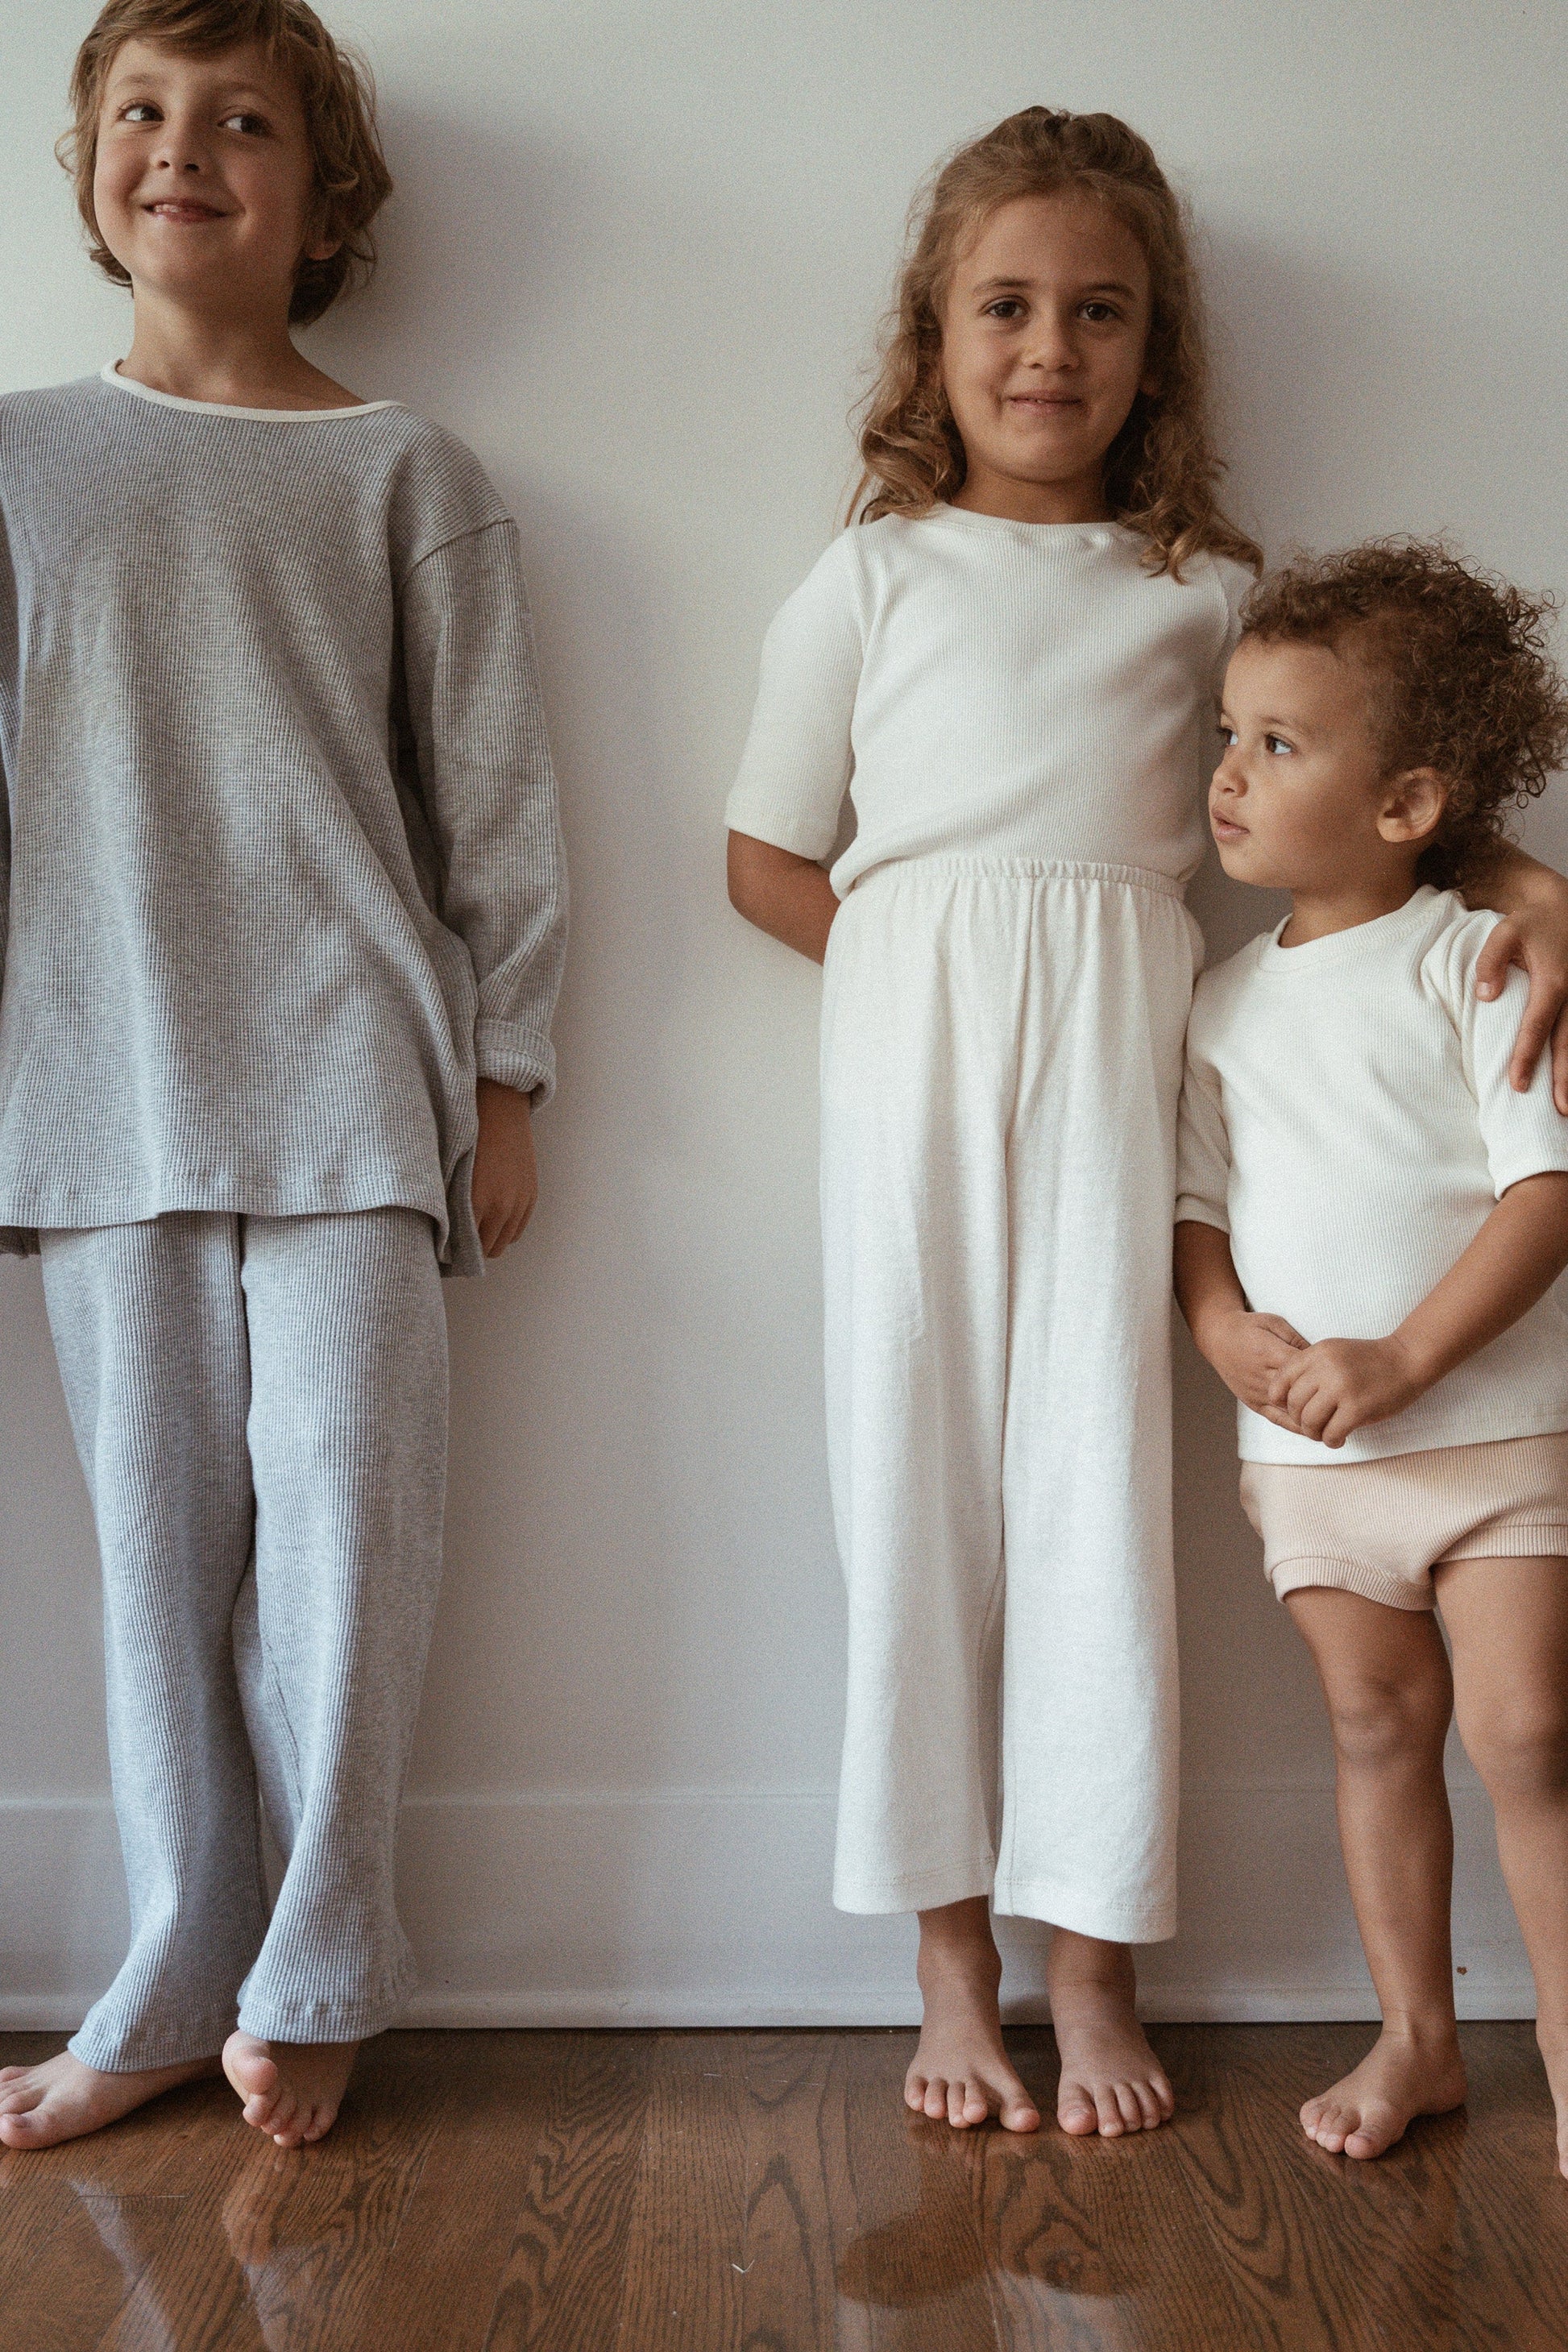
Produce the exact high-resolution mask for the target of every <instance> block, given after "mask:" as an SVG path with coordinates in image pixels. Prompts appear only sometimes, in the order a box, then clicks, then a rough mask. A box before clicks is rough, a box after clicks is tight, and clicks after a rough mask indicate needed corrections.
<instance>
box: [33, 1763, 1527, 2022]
mask: <svg viewBox="0 0 1568 2352" xmlns="http://www.w3.org/2000/svg"><path fill="white" fill-rule="evenodd" d="M1453 1801H1454V1814H1455V1828H1456V1832H1457V1844H1458V1866H1457V1871H1456V1893H1455V1960H1456V1964H1457V1969H1458V1971H1459V1973H1458V1974H1457V1975H1456V1979H1455V1990H1456V1997H1457V2002H1458V2010H1459V2014H1460V2015H1461V2017H1470V2018H1481V2017H1528V2016H1531V2015H1532V2014H1533V2010H1534V2003H1533V1993H1532V1990H1531V1980H1530V1973H1529V1969H1528V1968H1527V1966H1526V1964H1525V1961H1524V1956H1523V1952H1522V1949H1521V1946H1520V1942H1519V1937H1518V1933H1517V1930H1516V1929H1515V1927H1514V1924H1513V1920H1512V1916H1511V1914H1510V1911H1509V1908H1508V1905H1507V1900H1506V1897H1505V1895H1504V1894H1503V1890H1502V1886H1501V1882H1500V1878H1499V1875H1498V1870H1497V1864H1496V1858H1495V1854H1494V1853H1493V1850H1492V1837H1491V1821H1490V1813H1489V1808H1488V1806H1487V1803H1486V1801H1485V1798H1484V1797H1483V1796H1482V1795H1481V1794H1480V1792H1479V1790H1476V1789H1474V1788H1473V1787H1465V1786H1460V1787H1457V1788H1456V1789H1455V1790H1454V1791H1453ZM832 1843H833V1799H832V1796H831V1793H830V1792H828V1791H826V1790H741V1791H736V1790H674V1791H670V1792H668V1793H659V1794H655V1795H626V1794H622V1793H619V1792H616V1791H598V1790H585V1791H580V1792H563V1793H543V1794H540V1793H534V1794H525V1795H521V1796H512V1795H503V1796H486V1797H475V1796H428V1795H424V1796H414V1797H412V1798H410V1800H409V1801H408V1803H407V1805H406V1807H405V1814H404V1824H403V1840H402V1850H401V1855H400V1864H399V1885H400V1902H401V1906H402V1910H403V1916H404V1921H405V1926H406V1927H407V1929H408V1932H409V1935H410V1937H412V1939H413V1942H414V1946H415V1949H416V1954H417V1955H418V1958H419V1963H420V1969H421V1978H422V1981H421V1985H420V1989H419V1990H418V1992H417V1993H416V1995H415V1997H414V1999H413V2000H411V2001H410V2003H409V2005H408V2008H407V2011H406V2012H405V2022H406V2023H408V2024H410V2025H437V2026H616V2025H620V2026H684V2027H702V2026H788V2025H803V2026H830V2025H907V2024H910V2023H912V2022H913V2020H914V2015H915V2010H914V2003H913V1990H914V1988H913V1976H912V1968H911V1961H912V1957H913V1928H912V1922H911V1921H910V1920H909V1919H907V1918H904V1917H891V1918H863V1917H851V1916H845V1915H844V1914H842V1913H839V1912H836V1911H835V1910H834V1909H833V1907H832V1903H831V1897H830V1885H831V1864H832ZM1183 1879H1184V1892H1183V1903H1184V1924H1183V1929H1182V1933H1181V1935H1180V1936H1178V1937H1176V1938H1175V1940H1174V1941H1173V1942H1172V1943H1169V1944H1163V1945H1158V1946H1154V1947H1152V1948H1149V1949H1148V1950H1146V1951H1145V1952H1144V1953H1142V1955H1141V1958H1140V1976H1141V1980H1142V2007H1143V2009H1144V2011H1145V2014H1146V2015H1148V2016H1149V2017H1150V2018H1151V2019H1156V2020H1161V2021H1166V2022H1181V2021H1208V2022H1226V2021H1229V2022H1237V2023H1272V2022H1283V2021H1310V2020H1325V2019H1333V2018H1370V2017H1373V2016H1374V2015H1375V2014H1376V2009H1375V2003H1374V2001H1373V1993H1372V1986H1371V1982H1370V1980H1369V1979H1368V1978H1367V1975H1366V1971H1365V1969H1364V1967H1363V1963H1362V1960H1361V1956H1360V1951H1359V1948H1358V1947H1357V1944H1356V1939H1355V1929H1354V1923H1353V1920H1352V1917H1351V1913H1350V1906H1349V1904H1348V1901H1347V1899H1346V1896H1345V1893H1344V1884H1343V1878H1342V1873H1341V1871H1340V1867H1339V1861H1338V1856H1337V1852H1336V1849H1335V1840H1334V1821H1333V1801H1332V1795H1331V1791H1330V1790H1328V1789H1326V1788H1321V1787H1317V1786H1300V1785H1279V1784H1277V1783H1259V1782H1256V1781H1249V1782H1246V1783H1242V1782H1235V1783H1208V1784H1197V1785H1194V1786H1191V1787H1189V1788H1188V1790H1187V1791H1186V1797H1185V1804H1184V1825H1183ZM999 1933H1000V1937H1001V1941H1002V1944H1003V1949H1004V1954H1005V1959H1006V1963H1007V1974H1006V1979H1005V1990H1006V1994H1007V1999H1006V2008H1007V2011H1008V2013H1009V2015H1010V2016H1012V2017H1014V2018H1016V2019H1018V2020H1024V2019H1028V2018H1037V2017H1043V2016H1045V2015H1046V2014H1047V2009H1046V2003H1045V1997H1044V1983H1043V1972H1042V1967H1041V1962H1042V1958H1043V1952H1044V1943H1045V1938H1044V1937H1043V1936H1042V1935H1041V1933H1040V1932H1039V1930H1038V1929H1037V1928H1036V1927H1034V1926H1033V1925H1032V1923H1030V1922H1028V1921H1024V1920H1004V1921H1002V1922H1000V1923H999ZM124 1934H125V1895H124V1885H123V1880H122V1877H121V1869H120V1860H119V1849H118V1845H117V1843H116V1839H115V1832H114V1823H113V1817H112V1814H111V1811H110V1806H109V1803H108V1801H107V1799H105V1798H99V1797H88V1798H77V1799H62V1800H58V1801H57V1800H52V1799H35V1798H11V1799H5V1798H0V2027H4V2028H7V2029H10V2030H12V2031H21V2030H26V2029H33V2030H37V2031H57V2032H58V2031H59V2030H62V2029H69V2028H71V2027H73V2026H75V2025H77V2024H79V2022H80V2020H81V2018H82V2016H83V2015H84V2013H85V2011H86V2010H87V2008H88V2007H89V2004H90V2002H91V2000H92V1999H93V1998H94V1996H95V1995H96V1993H97V1992H98V1991H99V1990H100V1989H101V1987H102V1986H103V1985H104V1984H105V1983H106V1982H107V1981H108V1979H109V1978H110V1975H111V1974H112V1972H113V1969H114V1966H115V1964H116V1962H117V1960H118V1958H119V1954H120V1951H121V1947H122V1942H123V1937H124Z"/></svg>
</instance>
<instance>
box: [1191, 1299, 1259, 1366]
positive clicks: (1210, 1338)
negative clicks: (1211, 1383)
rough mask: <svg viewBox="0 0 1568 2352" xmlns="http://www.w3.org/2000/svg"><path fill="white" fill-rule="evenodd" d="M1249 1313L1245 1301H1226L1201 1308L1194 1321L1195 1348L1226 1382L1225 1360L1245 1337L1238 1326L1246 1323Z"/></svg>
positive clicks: (1217, 1301) (1214, 1302) (1220, 1300)
mask: <svg viewBox="0 0 1568 2352" xmlns="http://www.w3.org/2000/svg"><path fill="white" fill-rule="evenodd" d="M1246 1316H1247V1306H1246V1303H1245V1301H1241V1300H1237V1299H1231V1298H1224V1299H1215V1300H1214V1301H1213V1302H1212V1303H1211V1304H1210V1305H1209V1306H1207V1307H1200V1308H1199V1309H1198V1311H1197V1312H1196V1314H1194V1317H1193V1323H1192V1331H1193V1341H1194V1346H1195V1347H1196V1349H1197V1351H1198V1353H1199V1355H1200V1356H1202V1357H1203V1358H1204V1360H1205V1362H1207V1363H1210V1364H1212V1365H1213V1366H1214V1369H1215V1371H1216V1372H1218V1373H1219V1375H1220V1378H1221V1379H1222V1380H1225V1379H1226V1370H1225V1359H1226V1357H1228V1356H1229V1354H1230V1352H1231V1349H1232V1348H1233V1347H1234V1346H1235V1344H1236V1342H1237V1339H1239V1338H1240V1336H1241V1335H1240V1332H1239V1331H1238V1330H1237V1323H1238V1322H1239V1321H1242V1320H1245V1318H1246ZM1227 1384H1228V1383H1227Z"/></svg>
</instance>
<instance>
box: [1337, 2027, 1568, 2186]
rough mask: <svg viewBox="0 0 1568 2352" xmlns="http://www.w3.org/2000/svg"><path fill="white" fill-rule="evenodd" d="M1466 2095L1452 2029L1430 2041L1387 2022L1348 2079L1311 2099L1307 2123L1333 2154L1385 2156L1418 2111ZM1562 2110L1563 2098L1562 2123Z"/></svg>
mask: <svg viewBox="0 0 1568 2352" xmlns="http://www.w3.org/2000/svg"><path fill="white" fill-rule="evenodd" d="M1464 2096H1465V2062H1464V2060H1463V2059H1462V2058H1461V2057H1460V2055H1459V2044H1458V2039H1457V2037H1456V2036H1455V2034H1454V2033H1453V2032H1452V2030H1450V2031H1449V2032H1447V2033H1445V2034H1442V2035H1440V2036H1438V2037H1436V2038H1434V2039H1430V2040H1427V2039H1416V2038H1415V2037H1414V2036H1412V2035H1410V2034H1406V2033H1391V2032H1389V2030H1388V2028H1387V2027H1386V2026H1384V2030H1383V2032H1382V2033H1381V2034H1380V2035H1379V2036H1378V2038H1377V2040H1376V2042H1374V2043H1373V2046H1372V2048H1371V2049H1370V2050H1369V2051H1368V2052H1367V2053H1366V2056H1365V2057H1364V2058H1363V2060H1362V2062H1361V2064H1360V2065H1359V2066H1357V2067H1354V2068H1352V2071H1351V2073H1350V2074H1347V2075H1346V2076H1345V2078H1344V2080H1343V2082H1342V2083H1336V2084H1334V2085H1333V2087H1332V2089H1331V2090H1327V2091H1322V2092H1321V2093H1320V2094H1319V2095H1318V2096H1317V2097H1316V2098H1315V2099H1309V2100H1308V2102H1307V2104H1306V2105H1305V2106H1304V2107H1303V2108H1302V2110H1301V2128H1302V2129H1303V2131H1304V2132H1305V2133H1306V2135H1307V2137H1308V2138H1309V2139H1312V2140H1316V2141H1317V2143H1318V2146H1319V2147H1326V2148H1327V2149H1328V2151H1329V2153H1330V2155H1331V2156H1338V2155H1339V2154H1340V2153H1341V2152H1343V2153H1344V2154H1345V2155H1346V2156H1354V2157H1371V2156H1381V2155H1382V2154H1383V2153H1384V2149H1385V2148H1390V2147H1393V2146H1394V2141H1395V2140H1396V2139H1401V2138H1403V2137H1404V2135H1405V2126H1406V2124H1408V2123H1409V2122H1410V2121H1411V2120H1412V2118H1413V2117H1414V2116H1442V2115H1447V2112H1448V2110H1449V2108H1450V2107H1457V2106H1459V2105H1462V2104H1463V2101H1464ZM1562 2114H1563V2109H1562V2105H1561V2103H1560V2104H1559V2106H1558V2116H1559V2127H1560V2128H1561V2118H1562Z"/></svg>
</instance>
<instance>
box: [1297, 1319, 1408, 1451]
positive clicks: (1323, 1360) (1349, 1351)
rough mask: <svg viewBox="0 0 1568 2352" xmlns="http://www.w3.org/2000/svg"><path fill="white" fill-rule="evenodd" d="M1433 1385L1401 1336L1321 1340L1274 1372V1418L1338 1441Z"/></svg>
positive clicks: (1397, 1409) (1310, 1434)
mask: <svg viewBox="0 0 1568 2352" xmlns="http://www.w3.org/2000/svg"><path fill="white" fill-rule="evenodd" d="M1430 1385H1431V1383H1430V1381H1428V1380H1426V1379H1425V1378H1423V1377H1422V1376H1421V1374H1420V1373H1419V1372H1418V1370H1417V1369H1416V1366H1415V1359H1414V1356H1413V1353H1412V1350H1411V1349H1410V1348H1409V1347H1408V1346H1407V1344H1406V1343H1405V1341H1404V1340H1403V1339H1398V1338H1397V1337H1396V1338H1394V1339H1320V1340H1319V1341H1318V1343H1317V1345H1316V1346H1315V1347H1312V1348H1308V1349H1305V1350H1304V1351H1303V1353H1301V1354H1300V1355H1299V1356H1293V1357H1292V1358H1291V1359H1290V1360H1289V1362H1288V1363H1285V1364H1282V1365H1281V1366H1280V1368H1279V1370H1278V1371H1276V1373H1275V1374H1274V1376H1273V1378H1272V1380H1271V1381H1269V1384H1268V1403H1269V1407H1270V1411H1269V1416H1268V1417H1269V1419H1270V1420H1271V1421H1277V1422H1279V1423H1280V1425H1281V1427H1282V1428H1285V1429H1294V1430H1296V1431H1297V1432H1298V1433H1300V1435H1301V1436H1302V1437H1315V1438H1316V1439H1317V1440H1318V1441H1319V1443H1320V1444H1323V1445H1334V1446H1338V1445H1342V1444H1344V1442H1345V1440H1346V1438H1347V1437H1348V1436H1349V1435H1350V1433H1351V1432H1352V1429H1360V1428H1362V1427H1363V1424H1364V1423H1367V1422H1369V1421H1386V1420H1387V1419H1388V1417H1389V1415H1390V1414H1391V1413H1395V1412H1404V1410H1405V1406H1406V1405H1407V1404H1414V1403H1415V1400H1416V1398H1417V1397H1418V1396H1420V1395H1421V1394H1422V1393H1423V1392H1424V1391H1426V1389H1427V1388H1428V1387H1430Z"/></svg>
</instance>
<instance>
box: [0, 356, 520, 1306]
mask: <svg viewBox="0 0 1568 2352" xmlns="http://www.w3.org/2000/svg"><path fill="white" fill-rule="evenodd" d="M0 787H3V790H0V1247H5V1248H9V1249H12V1250H23V1251H26V1250H27V1249H29V1248H31V1247H32V1246H34V1245H35V1237H36V1234H37V1231H38V1229H39V1228H40V1227H47V1226H78V1227H79V1226H90V1225H108V1224H122V1223H132V1222H135V1221H138V1220H140V1219H142V1218H147V1217H155V1216H159V1215H162V1214H164V1213H168V1212H171V1211H174V1210H191V1209H197V1210H223V1211H230V1212H235V1213H247V1214H252V1215H258V1216H293V1215H307V1214H310V1213H321V1212H327V1211H343V1210H354V1209H370V1208H380V1207H391V1206H403V1207H407V1208H414V1209H418V1210H421V1211H423V1212H425V1213H426V1214H427V1215H428V1216H429V1217H430V1218H431V1219H432V1221H433V1223H434V1224H435V1226H436V1228H437V1236H438V1242H439V1247H440V1250H441V1254H442V1256H443V1258H444V1259H445V1260H446V1261H447V1263H448V1264H449V1265H451V1266H452V1267H453V1268H454V1270H458V1271H465V1272H467V1271H475V1270H477V1269H478V1267H479V1263H480V1253H479V1240H478V1235H477V1234H476V1232H475V1229H474V1222H473V1212H472V1207H471V1204H470V1201H469V1173H470V1169H471V1162H472V1155H473V1146H474V1139H475V1133H476V1126H477V1119H476V1110H475V1079H476V1076H486V1077H491V1078H496V1079H499V1080H500V1082H501V1083H502V1084H504V1085H507V1086H510V1087H517V1088H519V1089H520V1090H521V1091H524V1092H529V1093H531V1094H532V1095H534V1097H536V1098H542V1097H545V1096H546V1095H548V1093H549V1092H550V1090H551V1087H552V1084H553V1078H554V1064H553V1059H552V1051H551V1045H550V1023H551V1016H552V1011H553V1008H554V1003H555V996H556V992H557V988H558V986H559V982H560V971H561V961H562V955H563V947H564V933H565V885H564V875H563V858H562V850H561V840H560V831H559V824H558V820H557V814H556V803H555V788H554V782H553V779H552V772H551V765H550V754H549V750H548V746H547V744H546V740H545V734H544V726H543V719H542V711H541V707H540V698H539V689H538V685H537V680H536V677H535V670H534V660H533V649H532V640H531V627H530V622H529V616H528V605H527V599H526V593H525V590H524V586H523V581H522V576H521V568H520V562H519V552H518V543H517V532H516V529H515V527H514V525H513V524H512V522H511V520H510V518H509V517H508V515H507V514H506V512H505V510H504V509H502V507H501V505H500V501H499V500H498V499H497V497H496V494H495V491H494V490H493V489H492V488H491V487H490V484H489V481H488V480H487V479H486V478H485V476H484V474H483V472H482V470H481V469H480V467H479V464H478V462H477V460H476V459H475V458H474V457H472V456H471V455H470V453H469V452H468V450H467V449H465V448H464V447H463V446H461V445H460V444H459V443H458V442H456V441H454V440H452V439H451V438H450V436H447V434H445V433H443V432H441V431H440V430H439V429H438V428H437V427H436V426H435V425H428V424H426V423H424V422H423V421H421V420H420V419H419V418H417V417H416V416H413V415H410V414H409V412H408V411H407V410H406V409H405V408H403V407H402V406H400V405H399V404H396V403H395V402H390V401H376V402H372V403H370V404H367V405H366V406H364V407H361V408H351V409H341V410H329V411H317V412H308V413H303V414H298V415H296V414H292V413H279V412H277V411H268V410H248V409H236V408H226V407H221V406H216V405H214V404H208V403H205V402H196V401H184V400H175V399H173V398H171V397H169V396H168V395H166V394H156V393H151V392H148V391H146V390H144V389H143V388H142V387H141V386H139V385H135V384H132V383H130V382H129V381H128V380H126V379H124V378H122V377H120V376H118V375H116V374H114V373H113V372H112V371H111V370H107V369H106V370H105V372H104V374H103V376H102V377H97V376H94V377H90V378H89V379H87V380H86V381H84V382H82V383H71V384H66V385H62V386H60V387H58V389H55V390H51V391H45V392H27V393H17V394H12V395H10V396H9V397H8V398H6V399H4V400H0Z"/></svg>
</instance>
